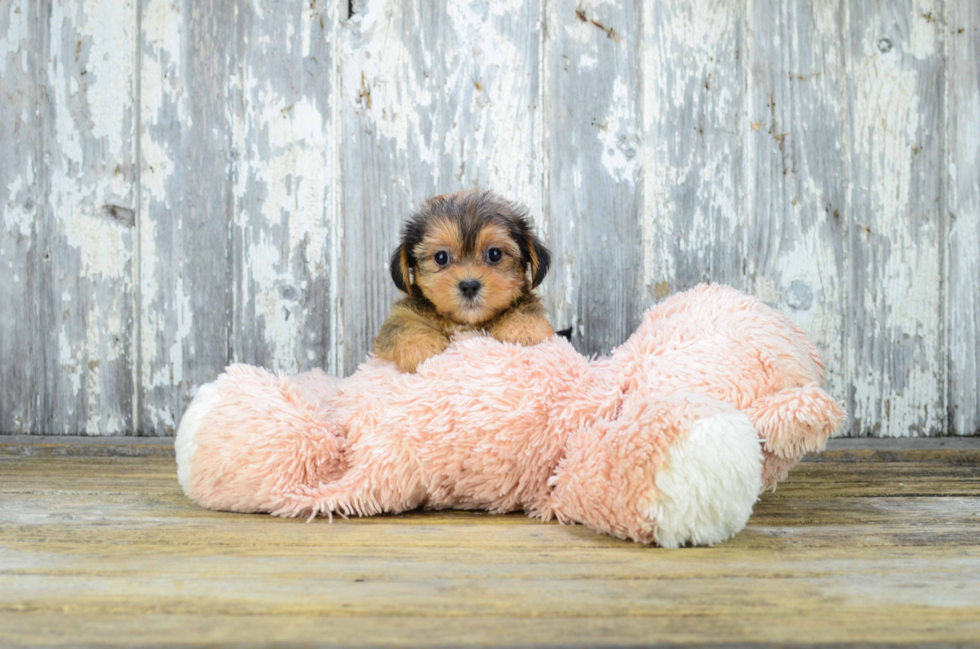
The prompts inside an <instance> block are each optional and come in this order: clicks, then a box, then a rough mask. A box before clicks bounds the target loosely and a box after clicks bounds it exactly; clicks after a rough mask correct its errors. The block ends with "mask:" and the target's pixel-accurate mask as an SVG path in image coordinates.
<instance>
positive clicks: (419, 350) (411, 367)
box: [392, 336, 449, 374]
mask: <svg viewBox="0 0 980 649" xmlns="http://www.w3.org/2000/svg"><path fill="white" fill-rule="evenodd" d="M448 345H449V341H448V340H447V339H445V338H436V337H435V336H413V337H411V338H410V339H409V340H406V341H399V342H398V344H397V345H396V346H395V354H394V356H395V357H394V358H393V359H392V360H394V361H395V364H396V365H397V366H398V369H400V370H401V371H402V372H406V373H408V374H412V373H414V372H415V370H416V369H417V368H418V366H419V365H421V364H422V362H423V361H425V360H427V359H429V358H432V357H433V356H435V355H437V354H441V353H442V352H444V351H445V350H446V347H447V346H448Z"/></svg>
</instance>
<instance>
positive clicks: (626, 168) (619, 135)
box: [598, 77, 642, 185]
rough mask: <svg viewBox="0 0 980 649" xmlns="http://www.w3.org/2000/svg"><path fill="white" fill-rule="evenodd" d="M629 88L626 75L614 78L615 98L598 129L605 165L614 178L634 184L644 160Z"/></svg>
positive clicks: (611, 101)
mask: <svg viewBox="0 0 980 649" xmlns="http://www.w3.org/2000/svg"><path fill="white" fill-rule="evenodd" d="M633 113H634V111H633V109H632V101H631V98H630V89H629V87H628V86H627V84H626V81H625V80H624V79H623V77H616V80H615V81H613V91H612V97H610V99H609V108H608V110H607V112H606V118H605V123H604V126H603V128H600V129H598V133H599V140H600V141H601V142H602V165H603V166H604V167H605V168H606V170H607V171H608V172H609V175H610V176H611V177H612V178H615V179H616V180H619V181H626V182H628V183H629V184H631V185H632V184H633V183H634V182H635V179H636V175H637V170H638V166H637V165H638V163H639V162H640V161H641V160H642V156H641V155H640V152H639V151H638V150H637V149H638V146H639V141H638V138H636V137H635V136H634V132H635V126H634V124H633Z"/></svg>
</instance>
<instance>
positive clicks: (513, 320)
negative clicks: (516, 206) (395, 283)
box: [374, 193, 554, 372]
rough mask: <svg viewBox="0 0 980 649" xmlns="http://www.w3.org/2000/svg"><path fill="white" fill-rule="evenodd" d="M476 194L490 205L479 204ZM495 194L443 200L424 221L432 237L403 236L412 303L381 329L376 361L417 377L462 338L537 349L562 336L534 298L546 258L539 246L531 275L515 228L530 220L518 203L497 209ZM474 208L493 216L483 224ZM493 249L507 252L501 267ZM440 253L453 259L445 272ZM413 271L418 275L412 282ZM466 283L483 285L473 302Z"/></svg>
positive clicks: (399, 307) (398, 307) (401, 305)
mask: <svg viewBox="0 0 980 649" xmlns="http://www.w3.org/2000/svg"><path fill="white" fill-rule="evenodd" d="M474 196H478V197H479V198H481V199H483V200H482V201H481V202H476V201H473V200H472V197H474ZM487 196H488V195H486V194H481V195H476V194H473V193H460V194H451V195H448V196H441V197H436V198H434V199H430V201H429V202H427V203H426V207H425V208H423V211H422V212H421V213H420V214H419V216H417V217H416V223H417V224H421V226H424V233H423V234H422V236H420V237H419V238H418V239H417V240H416V241H414V242H411V241H408V240H407V239H405V238H403V241H402V245H401V247H400V250H401V253H400V256H399V257H398V259H397V260H396V261H395V262H394V263H398V264H400V272H401V274H402V276H403V277H404V278H405V284H406V289H407V290H406V292H407V293H408V297H407V298H404V299H402V300H399V301H398V302H396V303H395V305H394V306H393V307H392V311H391V315H390V316H389V317H388V319H387V320H386V321H385V323H384V325H383V326H382V327H381V331H380V332H379V333H378V336H377V338H376V339H375V341H374V353H375V355H376V356H378V357H379V358H383V359H386V360H390V361H392V362H394V363H395V364H396V365H398V367H399V368H400V369H401V370H402V371H404V372H414V371H415V369H416V368H417V367H418V365H419V364H420V363H421V362H422V361H424V360H425V359H427V358H430V357H432V356H435V355H436V354H438V353H440V352H442V351H443V350H444V349H445V348H446V347H447V346H448V345H449V340H450V338H451V337H452V336H453V335H454V334H456V333H459V332H463V331H475V330H478V331H486V332H488V333H490V335H492V336H493V337H494V338H497V339H498V340H501V341H504V342H511V343H518V344H522V345H535V344H537V343H539V342H541V341H543V340H545V339H546V338H548V337H549V336H551V335H552V334H553V333H554V332H553V330H552V328H551V325H550V324H548V321H547V319H546V318H545V312H544V308H543V307H542V306H541V303H540V301H539V300H538V297H537V296H536V295H534V293H532V285H531V278H533V277H534V276H535V273H536V272H537V269H538V263H539V262H538V254H537V252H536V251H535V250H534V248H533V246H532V247H531V249H530V252H529V255H530V263H529V266H530V270H531V275H530V277H529V276H528V273H527V269H526V268H525V265H524V260H522V254H521V244H520V243H519V242H518V241H515V239H514V237H513V236H512V232H511V230H510V229H509V228H508V226H509V225H513V224H515V223H523V222H522V221H521V220H520V217H518V216H516V215H515V213H514V212H513V211H512V208H511V206H510V204H508V203H506V202H503V201H500V202H499V203H494V202H493V200H492V198H491V199H489V200H488V199H487ZM490 196H492V195H490ZM467 201H470V203H467ZM471 203H476V204H475V206H474V205H472V204H471ZM474 209H476V210H479V209H483V210H485V211H486V213H487V214H489V215H490V217H489V218H483V219H482V220H477V219H476V218H474V216H473V211H472V210H474ZM426 210H428V211H426ZM439 210H442V212H441V213H439V212H438V211H439ZM461 214H462V215H463V216H460V215H461ZM508 219H512V220H508ZM515 227H516V226H515ZM467 228H469V230H467ZM525 229H526V226H525ZM406 236H407V235H406ZM524 236H526V237H527V239H526V240H525V241H524V242H525V243H526V245H529V244H530V243H533V242H534V241H535V240H534V239H533V235H531V234H530V233H529V232H528V233H527V234H526V235H521V237H519V238H523V237H524ZM493 248H496V249H499V250H500V251H501V253H502V257H501V259H500V261H498V262H496V263H492V262H491V261H490V259H489V256H488V254H489V253H488V251H489V250H491V249H493ZM409 250H410V251H411V257H412V259H409V254H408V252H407V251H409ZM440 252H444V253H446V254H447V255H448V257H449V260H450V261H449V263H448V264H446V265H444V266H440V265H439V264H438V263H437V262H436V260H435V258H436V255H437V254H438V253H440ZM544 253H545V254H547V250H544ZM412 260H414V264H412ZM410 265H411V268H409V266H410ZM410 270H412V271H414V274H413V275H411V277H412V280H410V279H409V277H410ZM465 281H477V282H479V283H480V286H481V288H480V290H479V292H478V294H477V296H475V297H474V298H473V299H468V298H466V297H465V296H464V295H463V293H462V292H461V290H460V289H459V285H460V282H465Z"/></svg>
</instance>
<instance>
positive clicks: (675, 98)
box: [642, 0, 751, 304]
mask: <svg viewBox="0 0 980 649" xmlns="http://www.w3.org/2000/svg"><path fill="white" fill-rule="evenodd" d="M743 9H744V7H743V6H742V5H741V4H740V3H732V2H726V1H724V0H698V1H697V2H683V1H680V0H665V1H663V2H647V3H644V15H643V32H644V33H643V40H644V42H643V93H644V100H643V115H644V140H645V146H644V149H643V153H644V209H643V221H642V222H643V241H644V260H643V264H644V273H643V283H644V288H645V295H644V300H645V302H646V303H647V304H649V303H651V302H654V301H657V300H659V299H661V298H663V297H665V296H667V295H669V294H670V293H674V292H677V291H680V290H684V289H687V288H690V287H692V286H694V285H695V284H698V283H700V282H717V283H725V284H731V285H733V286H736V287H738V288H745V270H744V267H743V260H744V259H745V258H746V255H747V254H751V252H750V251H747V250H746V249H745V241H744V226H745V219H744V211H745V182H746V177H745V172H744V166H745V159H744V151H743V147H744V143H743V131H744V129H745V128H747V123H746V122H747V120H746V116H745V115H746V114H745V111H746V107H745V87H744V85H745V77H744V71H743V62H744V59H745V53H744V47H745V45H744V42H745V35H744V22H743Z"/></svg>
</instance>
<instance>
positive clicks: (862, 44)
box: [842, 0, 946, 436]
mask: <svg viewBox="0 0 980 649" xmlns="http://www.w3.org/2000/svg"><path fill="white" fill-rule="evenodd" d="M847 11H848V17H849V20H848V29H847V37H846V38H847V41H846V42H847V48H846V51H847V56H848V63H847V68H848V70H847V76H848V82H847V83H848V99H849V102H850V115H849V128H848V135H849V141H850V151H849V156H850V163H849V171H850V178H849V181H850V182H849V190H848V199H847V210H846V213H845V216H844V217H842V218H847V219H848V226H847V227H848V253H847V254H848V266H849V269H850V279H849V283H848V284H849V285H848V313H847V325H848V326H847V338H846V341H847V353H848V363H847V365H848V372H849V380H850V384H851V387H850V389H851V394H850V395H849V397H850V398H849V402H850V408H849V410H850V413H851V417H852V426H853V428H852V433H854V434H868V435H872V436H905V435H936V434H942V433H943V432H944V430H945V422H946V407H945V399H944V396H945V387H946V357H945V354H944V342H943V341H944V335H945V324H944V322H945V313H944V308H943V298H942V295H943V289H944V286H943V281H942V269H943V250H944V248H945V245H944V244H942V240H943V236H944V234H945V233H944V227H943V219H942V214H941V211H940V191H941V189H940V188H941V183H942V180H941V178H942V176H941V174H940V169H941V168H942V167H943V166H944V165H943V164H942V161H943V158H942V115H943V93H944V89H943V76H944V75H943V73H944V69H943V38H944V34H943V31H944V30H943V29H942V28H941V26H942V23H943V7H942V4H941V3H940V2H939V1H938V0H936V1H932V0H901V1H897V0H896V1H895V2H887V3H868V2H864V1H863V0H850V2H849V3H848V9H847Z"/></svg>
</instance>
